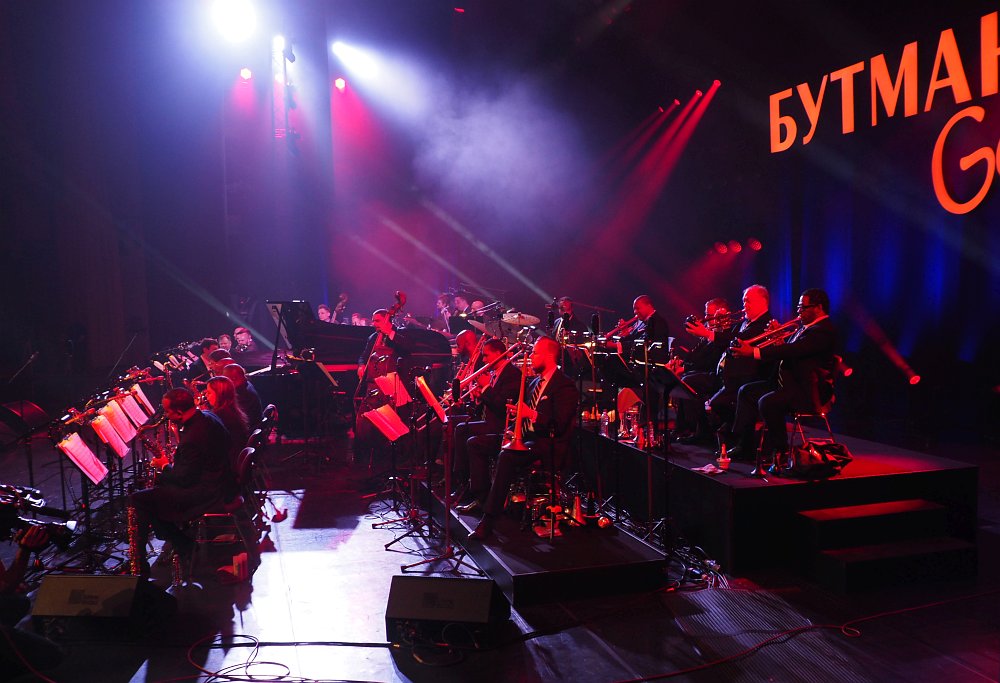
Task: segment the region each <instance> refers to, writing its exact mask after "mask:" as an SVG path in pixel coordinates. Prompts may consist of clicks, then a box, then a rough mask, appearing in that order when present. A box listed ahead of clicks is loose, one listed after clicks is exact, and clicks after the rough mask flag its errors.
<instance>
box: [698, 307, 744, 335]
mask: <svg viewBox="0 0 1000 683" xmlns="http://www.w3.org/2000/svg"><path fill="white" fill-rule="evenodd" d="M744 315H745V313H744V312H743V311H732V312H730V311H723V312H721V313H716V314H715V315H709V316H705V317H704V318H699V317H698V316H696V315H689V316H688V317H686V318H685V319H684V324H685V325H697V324H698V323H701V324H702V325H704V326H705V327H707V328H708V329H710V330H712V331H713V332H718V331H719V330H724V329H726V328H727V327H732V326H733V325H735V324H736V323H738V322H739V321H740V320H742V319H743V317H744Z"/></svg>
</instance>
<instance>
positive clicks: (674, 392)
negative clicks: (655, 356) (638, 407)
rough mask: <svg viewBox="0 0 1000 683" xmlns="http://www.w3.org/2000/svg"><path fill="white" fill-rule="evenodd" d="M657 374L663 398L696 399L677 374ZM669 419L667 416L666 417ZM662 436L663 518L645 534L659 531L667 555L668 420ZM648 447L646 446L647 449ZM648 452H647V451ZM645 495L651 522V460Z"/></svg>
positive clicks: (692, 390) (649, 536)
mask: <svg viewBox="0 0 1000 683" xmlns="http://www.w3.org/2000/svg"><path fill="white" fill-rule="evenodd" d="M657 372H662V373H663V374H662V375H661V377H662V378H663V381H664V383H665V387H666V388H665V389H664V392H663V396H664V398H665V399H666V398H674V399H693V398H697V396H698V394H697V392H695V390H694V389H692V388H691V387H690V385H688V383H687V382H685V381H684V380H682V379H681V378H680V377H678V376H677V374H676V373H675V372H674V371H673V370H671V369H670V368H667V367H666V366H661V367H659V368H658V370H657ZM668 418H669V416H668ZM664 422H665V425H664V430H663V431H664V434H663V444H664V446H663V517H661V518H660V519H658V520H657V521H656V524H654V525H653V526H652V527H651V528H650V530H649V533H648V534H646V538H647V539H649V538H651V537H652V536H653V535H654V534H655V533H656V531H657V530H658V529H659V530H660V542H661V544H662V545H663V550H664V553H665V554H669V547H668V545H667V535H668V534H669V533H670V420H669V419H665V420H664ZM648 448H649V447H648V446H647V449H648ZM647 452H648V450H647ZM646 468H647V471H646V474H647V477H646V495H647V498H648V508H647V513H648V517H647V519H648V520H649V521H652V520H653V460H652V458H651V457H650V458H648V459H647V461H646Z"/></svg>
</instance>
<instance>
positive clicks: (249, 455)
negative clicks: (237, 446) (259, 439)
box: [236, 446, 254, 486]
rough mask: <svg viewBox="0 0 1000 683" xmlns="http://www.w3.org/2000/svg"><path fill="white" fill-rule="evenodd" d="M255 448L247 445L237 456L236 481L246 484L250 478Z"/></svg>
mask: <svg viewBox="0 0 1000 683" xmlns="http://www.w3.org/2000/svg"><path fill="white" fill-rule="evenodd" d="M253 454H254V449H253V447H252V446H247V447H246V448H244V449H243V450H242V451H240V454H239V455H237V456H236V483H237V484H239V485H241V486H242V485H243V484H245V483H246V482H247V481H249V480H250V468H251V467H252V466H253Z"/></svg>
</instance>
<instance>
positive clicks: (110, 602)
mask: <svg viewBox="0 0 1000 683" xmlns="http://www.w3.org/2000/svg"><path fill="white" fill-rule="evenodd" d="M176 612H177V600H176V599H175V598H174V597H173V596H172V595H169V594H167V593H165V592H164V591H163V590H162V589H160V588H158V587H156V586H154V585H153V584H151V583H149V582H148V581H147V580H146V579H143V578H140V577H138V576H81V575H73V574H51V575H49V576H45V577H43V578H42V584H41V585H40V586H39V588H38V593H37V594H36V595H35V605H34V607H33V609H32V610H31V616H32V617H33V618H35V619H36V620H43V621H52V620H59V621H63V622H71V621H79V622H84V621H85V622H87V623H89V624H94V623H97V622H100V623H104V624H116V625H117V624H121V625H124V626H126V627H128V628H130V629H135V630H143V629H147V628H150V627H152V626H154V625H157V624H159V623H161V622H162V621H163V620H165V619H166V618H169V617H171V616H173V615H174V614H175V613H176Z"/></svg>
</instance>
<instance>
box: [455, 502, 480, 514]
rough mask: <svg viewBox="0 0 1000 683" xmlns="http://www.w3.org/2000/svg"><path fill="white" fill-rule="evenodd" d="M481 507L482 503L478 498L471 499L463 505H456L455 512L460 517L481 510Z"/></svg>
mask: <svg viewBox="0 0 1000 683" xmlns="http://www.w3.org/2000/svg"><path fill="white" fill-rule="evenodd" d="M482 507H483V503H482V501H480V500H479V499H478V498H473V499H472V500H470V501H469V502H468V503H465V504H464V505H456V506H455V512H458V513H459V514H462V515H468V514H472V513H473V512H476V511H478V510H480V509H482Z"/></svg>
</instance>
